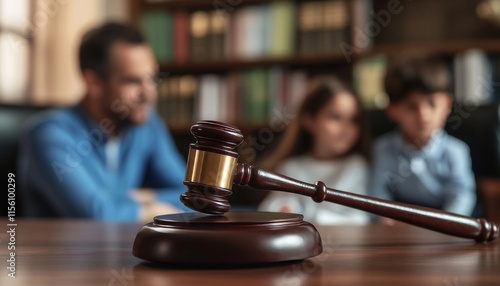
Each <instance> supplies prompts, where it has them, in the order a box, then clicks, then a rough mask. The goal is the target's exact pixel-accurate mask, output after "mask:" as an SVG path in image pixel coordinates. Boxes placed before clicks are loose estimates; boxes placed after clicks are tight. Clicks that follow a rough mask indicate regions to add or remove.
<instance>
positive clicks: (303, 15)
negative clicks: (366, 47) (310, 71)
mask: <svg viewBox="0 0 500 286" xmlns="http://www.w3.org/2000/svg"><path fill="white" fill-rule="evenodd" d="M350 15H351V12H350V8H349V3H348V2H347V1H345V0H328V1H307V2H302V3H300V5H299V11H298V38H299V53H301V54H304V55H314V54H318V53H320V54H340V53H341V49H340V46H341V44H342V43H350V42H351V41H350V24H349V23H350V21H351V16H350Z"/></svg>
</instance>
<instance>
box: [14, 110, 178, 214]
mask: <svg viewBox="0 0 500 286" xmlns="http://www.w3.org/2000/svg"><path fill="white" fill-rule="evenodd" d="M110 124H111V121H106V120H103V121H101V122H95V121H92V120H91V119H90V118H89V117H88V116H87V115H86V114H85V112H84V111H83V110H82V109H81V108H80V107H78V106H77V107H72V108H62V109H56V110H51V111H48V112H44V113H43V114H40V115H37V116H36V117H35V118H34V119H32V120H30V123H29V124H28V126H27V127H28V128H27V130H26V133H25V135H24V137H23V139H22V143H21V150H20V153H19V154H20V157H19V170H18V176H17V177H18V178H19V180H20V181H21V183H22V191H23V196H24V203H25V205H24V209H25V211H26V214H27V215H28V216H37V217H42V216H52V217H53V216H56V217H77V218H92V219H98V220H110V221H137V220H138V216H139V215H138V211H139V204H138V203H137V202H136V201H134V200H133V199H132V198H131V197H130V196H129V193H130V192H131V191H132V190H134V189H136V188H140V187H141V186H146V187H150V188H154V189H155V191H156V194H157V198H158V199H159V200H160V201H163V202H167V203H170V204H172V205H174V206H176V207H178V208H181V209H184V210H185V208H184V207H183V206H182V204H181V203H180V201H179V196H180V194H181V193H182V192H183V191H184V190H185V189H186V188H185V186H184V185H183V178H184V172H185V162H184V160H183V158H182V157H181V156H180V155H179V153H178V151H177V149H176V147H175V145H174V143H173V140H172V138H171V136H170V134H169V133H168V132H167V130H166V129H165V126H164V124H163V123H162V122H161V120H160V119H159V118H158V115H157V114H156V113H154V112H151V113H150V115H149V118H148V120H147V122H145V123H144V124H140V125H131V126H128V127H127V128H125V129H124V130H122V132H121V133H120V135H119V136H118V137H117V138H114V139H113V140H109V139H108V133H107V132H109V130H110V128H112V127H113V126H112V125H110ZM108 141H109V142H108Z"/></svg>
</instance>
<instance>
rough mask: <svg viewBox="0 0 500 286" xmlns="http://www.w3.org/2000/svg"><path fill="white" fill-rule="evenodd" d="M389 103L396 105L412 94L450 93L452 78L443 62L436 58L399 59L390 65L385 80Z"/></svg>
mask: <svg viewBox="0 0 500 286" xmlns="http://www.w3.org/2000/svg"><path fill="white" fill-rule="evenodd" d="M384 86H385V91H386V93H387V95H388V96H389V101H390V102H391V103H396V102H399V101H401V100H402V99H404V98H406V97H407V96H408V95H410V93H412V92H421V93H423V94H432V93H435V92H448V91H449V88H450V76H449V73H448V69H447V67H446V65H445V64H444V62H443V61H441V60H440V59H439V58H436V57H412V58H405V59H399V60H396V61H394V62H393V63H392V64H390V65H389V67H388V69H387V72H386V74H385V78H384Z"/></svg>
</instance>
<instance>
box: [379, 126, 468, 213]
mask: <svg viewBox="0 0 500 286" xmlns="http://www.w3.org/2000/svg"><path fill="white" fill-rule="evenodd" d="M371 192H372V195H373V196H375V197H379V198H382V199H387V200H395V201H400V202H406V203H411V204H416V205H421V206H426V207H431V208H438V209H442V210H445V211H448V212H452V213H457V214H462V215H470V214H471V213H472V211H473V209H474V207H475V204H476V193H475V181H474V175H473V173H472V169H471V161H470V151H469V148H468V146H467V145H466V144H465V143H464V142H462V141H460V140H458V139H456V138H454V137H451V136H450V135H448V134H447V133H446V132H445V131H443V130H439V131H437V132H436V134H434V136H433V137H432V139H431V140H430V141H429V142H428V143H427V145H425V146H424V148H422V149H421V150H417V149H415V148H414V147H413V146H412V145H409V144H407V143H406V142H405V141H404V140H403V137H402V136H401V134H400V133H399V132H398V131H394V132H391V133H388V134H385V135H383V136H382V137H380V138H379V139H377V140H376V143H375V147H374V164H373V171H372V184H371Z"/></svg>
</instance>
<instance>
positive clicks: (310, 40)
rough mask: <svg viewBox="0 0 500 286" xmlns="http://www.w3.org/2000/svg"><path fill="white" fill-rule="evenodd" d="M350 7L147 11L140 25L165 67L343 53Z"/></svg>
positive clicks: (341, 2) (275, 4)
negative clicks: (166, 65) (341, 47)
mask: <svg viewBox="0 0 500 286" xmlns="http://www.w3.org/2000/svg"><path fill="white" fill-rule="evenodd" d="M214 3H216V2H214ZM349 4H350V3H349V1H346V0H326V1H305V2H300V3H296V2H294V1H272V2H270V3H265V4H261V5H244V6H242V7H238V8H237V9H234V10H233V9H225V7H224V6H221V7H216V9H212V10H209V11H207V10H197V11H187V10H172V11H171V10H148V11H145V12H144V13H142V16H141V25H142V28H143V30H144V32H145V34H146V36H147V38H148V40H149V42H150V44H151V46H152V48H153V51H154V54H155V56H156V57H157V60H158V61H159V62H160V63H177V64H182V63H187V62H204V61H210V60H212V61H217V60H223V59H255V58H262V57H273V58H276V57H287V56H291V55H295V54H306V55H312V54H318V53H323V54H328V53H340V52H341V50H340V44H341V43H343V42H345V43H349V42H350V40H349V37H350V25H349V23H350V17H351V13H350V5H349Z"/></svg>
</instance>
